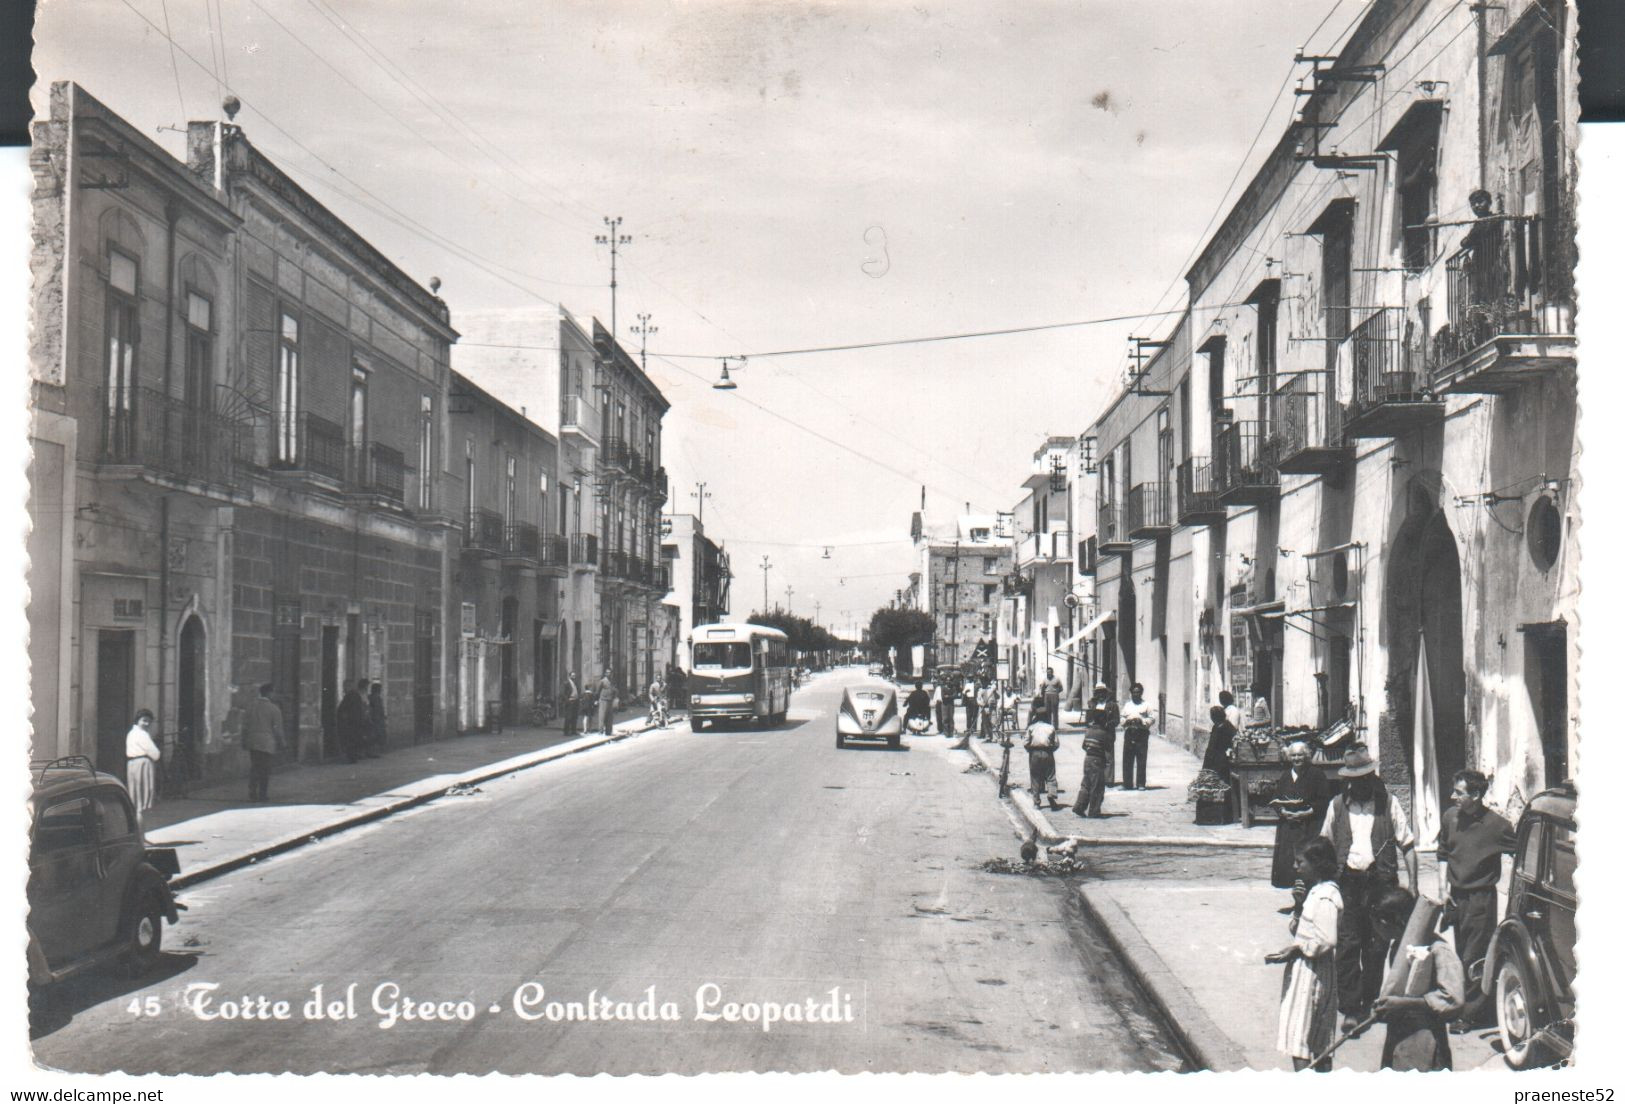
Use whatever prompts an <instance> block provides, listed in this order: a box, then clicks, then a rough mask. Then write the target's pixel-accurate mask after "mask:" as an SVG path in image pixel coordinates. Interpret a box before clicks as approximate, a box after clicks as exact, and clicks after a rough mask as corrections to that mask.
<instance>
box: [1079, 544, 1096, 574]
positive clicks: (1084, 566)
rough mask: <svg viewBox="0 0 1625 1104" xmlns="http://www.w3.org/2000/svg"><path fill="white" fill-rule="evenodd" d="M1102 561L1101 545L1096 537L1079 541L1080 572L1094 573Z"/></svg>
mask: <svg viewBox="0 0 1625 1104" xmlns="http://www.w3.org/2000/svg"><path fill="white" fill-rule="evenodd" d="M1099 563H1100V547H1099V545H1098V544H1097V543H1096V541H1095V538H1094V537H1090V538H1089V539H1088V540H1082V541H1079V542H1078V574H1079V575H1090V576H1092V575H1094V573H1095V569H1096V567H1097V565H1098V564H1099Z"/></svg>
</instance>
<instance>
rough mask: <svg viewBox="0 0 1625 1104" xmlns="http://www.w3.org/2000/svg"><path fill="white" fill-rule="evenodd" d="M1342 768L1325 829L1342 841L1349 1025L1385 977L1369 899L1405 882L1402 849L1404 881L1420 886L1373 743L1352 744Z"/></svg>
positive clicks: (1403, 822)
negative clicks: (1340, 785) (1402, 863)
mask: <svg viewBox="0 0 1625 1104" xmlns="http://www.w3.org/2000/svg"><path fill="white" fill-rule="evenodd" d="M1337 776H1338V777H1339V778H1341V779H1343V792H1342V793H1340V794H1338V795H1337V796H1336V797H1334V798H1332V801H1331V804H1330V805H1329V806H1327V808H1326V821H1325V823H1324V824H1323V825H1322V826H1321V829H1320V834H1321V835H1322V836H1324V837H1326V838H1327V839H1328V840H1330V841H1331V843H1332V846H1333V848H1335V849H1336V851H1337V861H1338V869H1339V871H1340V873H1339V874H1338V877H1337V888H1338V892H1339V893H1341V894H1342V897H1343V915H1342V917H1341V919H1340V920H1339V922H1338V925H1337V1003H1338V1007H1339V1010H1340V1011H1341V1012H1342V1013H1343V1028H1344V1030H1348V1029H1349V1028H1351V1027H1353V1026H1354V1025H1355V1024H1356V1023H1358V1022H1359V1021H1361V1020H1363V1019H1364V1018H1365V1017H1366V1015H1367V1013H1368V1012H1369V1011H1370V1009H1371V1003H1372V1001H1374V1000H1375V999H1376V996H1377V990H1378V988H1379V987H1380V986H1381V985H1382V975H1383V968H1384V962H1383V960H1384V958H1385V956H1386V954H1387V950H1388V948H1387V944H1386V942H1385V941H1384V940H1383V938H1382V937H1381V936H1380V935H1379V934H1378V933H1377V930H1376V928H1375V926H1374V925H1373V924H1372V922H1371V906H1372V905H1373V904H1374V903H1375V902H1376V900H1377V898H1378V897H1379V896H1380V895H1381V893H1382V891H1383V890H1384V889H1386V888H1387V887H1389V886H1393V885H1397V884H1399V858H1400V856H1401V855H1403V856H1404V859H1405V876H1406V879H1407V881H1406V888H1407V889H1409V890H1411V891H1412V892H1415V890H1416V888H1417V885H1418V883H1417V880H1416V838H1415V837H1414V836H1413V835H1412V834H1411V823H1410V817H1408V816H1407V815H1406V814H1405V810H1404V809H1402V808H1401V807H1400V804H1399V801H1398V799H1397V798H1395V797H1394V795H1393V794H1391V793H1389V792H1388V790H1387V787H1385V786H1384V785H1383V784H1382V779H1380V778H1378V777H1377V762H1376V760H1375V759H1373V758H1372V757H1371V751H1370V749H1369V748H1367V747H1366V745H1365V744H1355V745H1354V746H1352V747H1350V748H1349V750H1348V753H1347V754H1346V755H1344V756H1343V766H1342V767H1341V768H1339V770H1338V772H1337Z"/></svg>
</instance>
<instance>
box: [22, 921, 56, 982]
mask: <svg viewBox="0 0 1625 1104" xmlns="http://www.w3.org/2000/svg"><path fill="white" fill-rule="evenodd" d="M55 980H56V975H55V974H54V973H53V972H52V971H51V964H50V963H49V962H47V961H45V948H44V947H41V946H40V942H39V937H38V936H36V935H35V934H34V928H33V925H29V927H28V984H30V985H35V986H39V985H49V984H51V982H53V981H55Z"/></svg>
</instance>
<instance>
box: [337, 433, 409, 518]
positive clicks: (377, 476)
mask: <svg viewBox="0 0 1625 1104" xmlns="http://www.w3.org/2000/svg"><path fill="white" fill-rule="evenodd" d="M350 486H351V488H352V490H353V493H355V494H358V495H363V496H366V497H369V498H372V499H374V500H375V501H379V502H383V503H387V504H388V505H391V506H395V507H400V506H403V505H405V503H406V457H405V456H403V455H401V452H400V450H399V449H392V448H390V447H389V446H388V445H381V444H379V443H378V442H376V441H374V442H373V443H372V444H370V445H368V446H367V447H366V448H365V449H352V450H350Z"/></svg>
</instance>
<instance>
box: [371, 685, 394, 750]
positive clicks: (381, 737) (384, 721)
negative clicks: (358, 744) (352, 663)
mask: <svg viewBox="0 0 1625 1104" xmlns="http://www.w3.org/2000/svg"><path fill="white" fill-rule="evenodd" d="M367 720H368V721H369V722H370V732H371V734H372V739H371V740H370V741H369V742H368V746H367V751H368V753H369V754H370V755H371V756H372V757H373V758H374V759H376V758H378V757H379V756H380V755H382V754H383V753H384V751H385V750H386V749H387V748H388V747H389V717H388V716H387V715H386V714H385V713H384V684H383V683H382V682H379V681H378V680H377V679H373V682H372V692H371V693H369V694H368V695H367Z"/></svg>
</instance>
